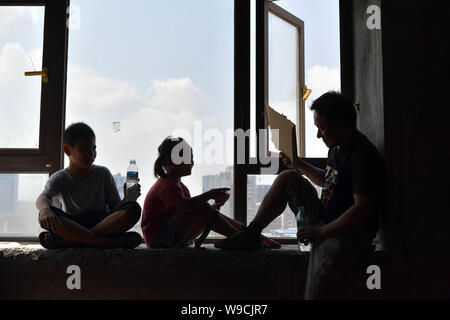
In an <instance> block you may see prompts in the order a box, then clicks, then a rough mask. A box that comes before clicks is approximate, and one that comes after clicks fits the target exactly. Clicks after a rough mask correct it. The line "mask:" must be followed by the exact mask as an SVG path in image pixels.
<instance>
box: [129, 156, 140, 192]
mask: <svg viewBox="0 0 450 320" xmlns="http://www.w3.org/2000/svg"><path fill="white" fill-rule="evenodd" d="M138 179H139V173H138V167H137V166H136V160H134V159H132V160H130V165H129V166H128V169H127V189H128V188H130V187H132V186H134V185H135V184H136V183H138Z"/></svg>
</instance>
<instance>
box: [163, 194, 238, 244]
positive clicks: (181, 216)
mask: <svg viewBox="0 0 450 320" xmlns="http://www.w3.org/2000/svg"><path fill="white" fill-rule="evenodd" d="M214 214H216V212H215V210H214V209H213V208H212V207H211V206H210V205H209V204H208V203H207V202H199V203H197V204H195V205H194V206H192V207H190V208H186V209H184V210H181V211H179V212H175V213H174V215H173V216H172V217H170V218H169V221H168V225H169V226H170V227H171V228H172V229H174V230H175V233H176V235H177V238H178V239H180V240H193V239H195V238H196V237H198V236H199V235H200V234H201V233H202V232H203V230H205V228H206V227H207V226H208V225H209V223H210V221H211V218H212V217H213V215H214ZM212 230H214V231H215V232H217V233H220V234H223V235H225V236H229V235H231V234H233V233H234V232H236V231H237V230H238V228H236V227H235V226H233V225H232V224H230V223H229V222H228V220H227V217H225V216H224V215H223V214H221V213H219V214H218V215H217V217H216V218H215V221H214V224H213V226H212Z"/></svg>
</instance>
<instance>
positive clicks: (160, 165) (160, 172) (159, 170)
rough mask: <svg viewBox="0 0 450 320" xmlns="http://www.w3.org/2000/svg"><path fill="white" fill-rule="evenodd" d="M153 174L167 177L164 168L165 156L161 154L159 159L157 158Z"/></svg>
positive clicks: (158, 176) (156, 176) (157, 176)
mask: <svg viewBox="0 0 450 320" xmlns="http://www.w3.org/2000/svg"><path fill="white" fill-rule="evenodd" d="M153 174H154V176H155V178H165V177H166V176H167V174H166V172H165V171H164V168H163V158H162V157H161V156H159V157H158V159H156V161H155V165H154V167H153Z"/></svg>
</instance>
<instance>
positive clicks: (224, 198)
mask: <svg viewBox="0 0 450 320" xmlns="http://www.w3.org/2000/svg"><path fill="white" fill-rule="evenodd" d="M229 198H230V194H229V193H228V192H226V191H225V193H224V194H223V195H222V198H221V199H220V200H219V201H218V200H215V202H214V204H213V208H214V209H217V207H221V206H223V205H224V204H225V202H227V201H228V199H229Z"/></svg>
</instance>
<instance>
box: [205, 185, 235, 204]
mask: <svg viewBox="0 0 450 320" xmlns="http://www.w3.org/2000/svg"><path fill="white" fill-rule="evenodd" d="M230 190H231V189H230V188H215V189H211V190H209V191H208V192H207V196H208V199H214V200H215V201H216V203H217V204H220V203H222V204H223V203H225V202H226V201H227V200H228V198H229V197H230V195H229V194H228V193H227V191H230Z"/></svg>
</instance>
